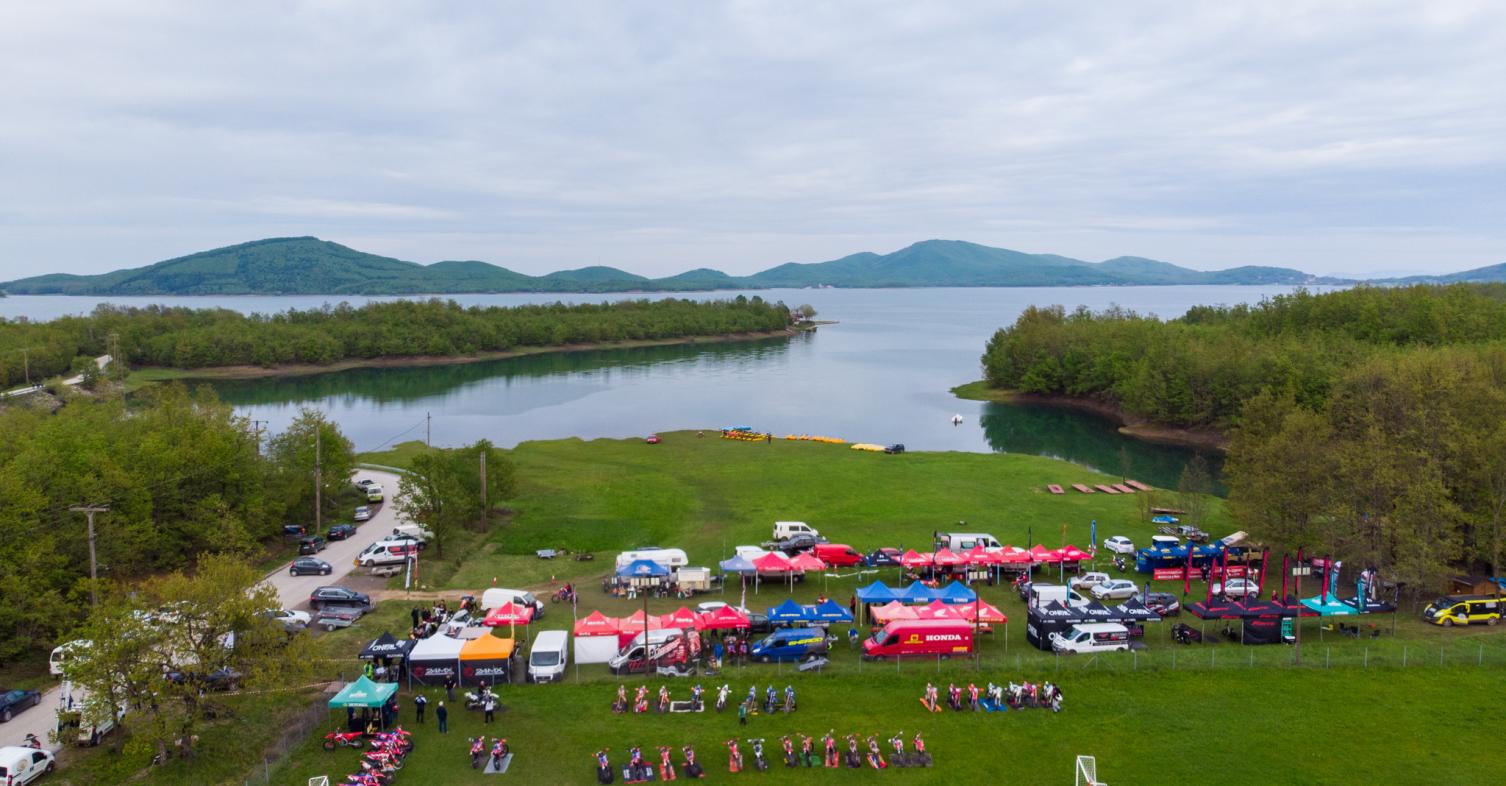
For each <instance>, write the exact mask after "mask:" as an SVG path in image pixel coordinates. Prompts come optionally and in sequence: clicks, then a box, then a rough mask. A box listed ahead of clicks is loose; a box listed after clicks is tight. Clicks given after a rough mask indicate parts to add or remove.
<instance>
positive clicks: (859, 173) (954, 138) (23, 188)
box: [0, 0, 1506, 280]
mask: <svg viewBox="0 0 1506 786" xmlns="http://www.w3.org/2000/svg"><path fill="white" fill-rule="evenodd" d="M1503 53H1506V6H1502V5H1500V4H1497V3H1465V2H1451V3H1446V4H1415V3H1403V2H1333V3H1322V4H1309V3H1288V2H1275V3H1272V2H1230V3H1219V4H1202V5H1198V4H1192V5H1189V4H1186V3H1175V2H1155V3H1137V4H1129V5H1100V6H1095V7H1094V8H1093V9H1092V13H1085V12H1084V9H1083V8H1081V7H1074V6H1070V5H1064V6H1042V5H1040V4H1034V3H1030V4H1025V3H997V2H993V3H986V2H974V3H948V4H925V3H903V2H877V3H874V2H864V3H856V2H852V3H821V4H771V3H764V2H722V3H708V2H692V1H691V0H682V1H681V2H671V3H656V4H650V5H647V6H642V5H640V6H623V5H621V4H617V3H611V2H582V3H568V4H513V5H508V6H506V7H499V6H491V5H475V4H451V5H441V6H434V5H432V4H420V3H405V2H398V3H382V4H367V3H354V2H274V3H258V4H243V5H242V6H238V7H212V8H211V7H205V6H203V5H202V4H192V3H187V2H162V1H161V0H142V2H137V3H131V4H125V5H122V4H118V3H108V2H101V3H88V2H61V3H45V4H44V3H33V4H27V3H12V4H8V5H6V6H4V7H0V76H3V77H4V78H3V79H0V102H3V105H4V106H6V107H7V111H6V112H5V113H4V114H3V115H0V151H3V152H0V156H3V161H0V164H3V165H0V226H4V228H5V231H4V232H0V280H3V279H5V278H9V277H12V276H19V275H27V274H31V273H33V272H35V271H37V270H38V269H44V270H58V271H69V272H97V271H100V270H106V269H111V268H113V267H117V266H120V265H123V264H142V263H146V262H151V261H154V260H157V259H161V258H166V257H170V256H175V255H179V254H183V253H189V252H192V251H196V250H201V249H203V248H207V247H211V246H216V245H224V244H229V243H234V242H241V241H244V240H248V239H253V238H256V237H264V236H271V235H287V234H313V235H318V236H320V237H325V238H328V239H332V240H337V241H341V242H347V243H351V244H353V245H356V246H357V247H360V248H363V249H365V250H370V251H373V252H377V253H385V254H392V255H396V256H402V257H404V258H410V259H414V260H416V261H425V262H427V261H434V260H438V259H453V258H479V259H486V260H489V261H494V262H497V263H499V264H505V265H508V266H510V267H514V268H516V269H519V270H524V271H528V272H543V271H547V270H553V269H556V268H562V267H570V266H574V265H578V264H583V263H597V262H600V263H603V264H615V265H619V266H622V267H626V268H629V269H632V270H635V271H637V272H642V273H645V274H650V275H653V274H668V273H674V272H678V271H680V270H683V269H686V268H689V267H698V266H703V265H704V266H712V267H719V268H722V269H725V270H727V271H729V272H733V273H740V272H750V271H752V270H756V269H760V268H763V267H767V266H770V265H773V264H776V263H779V262H782V261H788V260H800V261H813V260H820V259H826V258H831V257H835V256H840V255H843V254H847V253H851V252H853V251H858V250H878V251H885V250H891V249H893V248H896V247H899V246H902V245H904V244H907V243H909V242H913V241H915V240H919V239H924V238H927V237H952V238H965V239H970V240H975V241H978V242H983V243H989V244H993V245H1001V246H1008V247H1014V248H1021V249H1023V250H1031V251H1049V252H1055V253H1062V254H1068V255H1072V256H1079V257H1083V258H1106V257H1111V256H1117V255H1120V254H1136V255H1141V256H1152V257H1158V258H1164V259H1168V260H1170V261H1175V262H1179V263H1182V264H1187V265H1190V266H1194V267H1217V266H1224V265H1231V264H1288V265H1295V266H1300V267H1303V268H1306V269H1310V270H1314V271H1318V272H1324V271H1328V270H1355V269H1361V268H1365V267H1367V266H1389V268H1390V269H1397V270H1408V271H1418V270H1451V269H1458V268H1462V267H1470V266H1475V265H1481V264H1489V263H1493V262H1497V261H1501V260H1502V259H1506V228H1503V227H1502V226H1501V223H1500V221H1499V216H1500V215H1503V214H1506V204H1503V202H1506V199H1503V196H1502V194H1503V191H1502V189H1501V187H1500V186H1499V183H1500V182H1501V176H1502V175H1503V174H1506V147H1503V146H1502V145H1501V144H1500V140H1501V139H1503V138H1506V92H1503V91H1501V90H1500V89H1499V85H1501V84H1506V54H1503ZM1357 227H1374V228H1377V230H1376V231H1373V232H1369V231H1356V229H1355V228H1357ZM1400 227H1405V228H1407V229H1406V231H1386V229H1387V228H1400Z"/></svg>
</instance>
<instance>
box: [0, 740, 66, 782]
mask: <svg viewBox="0 0 1506 786" xmlns="http://www.w3.org/2000/svg"><path fill="white" fill-rule="evenodd" d="M56 767H57V762H56V761H55V760H54V759H53V758H52V752H51V751H40V750H37V749H36V748H25V747H22V746H20V745H7V746H6V747H4V748H0V779H3V782H4V783H5V785H6V786H23V785H24V784H27V783H31V782H32V781H34V780H36V779H37V778H40V777H42V776H43V775H46V774H47V773H49V772H52V771H53V769H54V768H56Z"/></svg>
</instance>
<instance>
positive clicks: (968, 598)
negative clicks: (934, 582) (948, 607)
mask: <svg viewBox="0 0 1506 786" xmlns="http://www.w3.org/2000/svg"><path fill="white" fill-rule="evenodd" d="M932 596H933V597H934V598H935V599H937V600H939V601H941V602H942V603H950V604H958V603H972V602H973V601H975V600H977V599H978V593H976V592H974V591H972V589H970V588H968V586H967V585H966V584H963V583H962V582H960V581H954V582H952V583H950V584H948V585H946V586H945V587H942V588H941V589H939V590H935V591H933V593H932Z"/></svg>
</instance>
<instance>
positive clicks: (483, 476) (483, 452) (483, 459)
mask: <svg viewBox="0 0 1506 786" xmlns="http://www.w3.org/2000/svg"><path fill="white" fill-rule="evenodd" d="M488 518H489V516H487V514H486V448H482V449H481V521H482V522H483V523H484V522H486V520H487V519H488Z"/></svg>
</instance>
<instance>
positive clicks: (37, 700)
mask: <svg viewBox="0 0 1506 786" xmlns="http://www.w3.org/2000/svg"><path fill="white" fill-rule="evenodd" d="M41 703H42V694H41V693H39V692H37V691H34V690H20V689H11V690H7V689H5V688H0V723H7V722H9V721H10V719H11V718H12V717H15V714H16V713H18V712H20V711H21V710H24V709H27V708H30V707H35V706H37V705H38V704H41Z"/></svg>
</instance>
